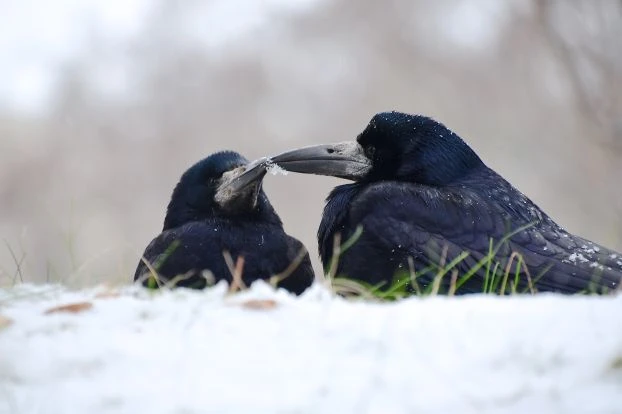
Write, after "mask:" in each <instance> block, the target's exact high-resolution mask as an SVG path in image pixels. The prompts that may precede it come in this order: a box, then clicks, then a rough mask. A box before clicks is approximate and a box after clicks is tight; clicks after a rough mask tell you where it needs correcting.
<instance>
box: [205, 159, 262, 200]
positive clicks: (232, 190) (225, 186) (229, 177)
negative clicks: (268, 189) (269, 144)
mask: <svg viewBox="0 0 622 414" xmlns="http://www.w3.org/2000/svg"><path fill="white" fill-rule="evenodd" d="M269 162H270V161H269V159H268V158H265V157H264V158H260V159H258V160H255V161H253V162H250V163H248V164H246V165H245V166H242V167H238V168H236V169H233V170H231V171H227V172H226V173H224V174H223V175H222V178H221V180H220V185H219V186H218V190H217V191H216V195H215V199H216V202H217V203H218V204H220V205H221V206H222V207H223V208H226V209H229V210H232V209H238V208H244V207H246V208H248V207H251V208H254V207H255V206H256V205H257V197H258V195H259V191H260V190H261V183H262V180H263V177H264V176H265V175H266V172H267V167H268V164H269Z"/></svg>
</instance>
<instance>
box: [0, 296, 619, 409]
mask: <svg viewBox="0 0 622 414" xmlns="http://www.w3.org/2000/svg"><path fill="white" fill-rule="evenodd" d="M63 305H73V306H70V307H68V308H67V307H65V308H63V307H60V306H63ZM493 412H494V413H498V412H503V413H529V414H534V413H546V414H552V413H564V414H568V413H581V414H586V413H622V297H621V296H618V297H616V298H611V297H609V298H597V297H574V298H568V297H566V298H564V297H560V296H555V295H542V296H539V297H535V298H533V297H520V298H519V297H514V298H497V297H486V296H471V297H463V298H445V297H436V298H427V299H418V298H413V299H409V300H404V301H401V302H399V303H393V304H372V303H363V302H352V301H350V302H348V301H346V300H344V299H340V298H334V297H332V296H331V295H330V294H329V293H328V292H327V291H325V290H323V289H321V288H319V287H314V288H313V289H312V290H311V291H309V292H307V293H306V294H305V295H304V296H302V297H301V298H295V297H292V296H289V295H288V294H286V293H285V292H282V291H279V292H275V291H273V290H272V289H271V288H270V287H269V286H267V285H265V284H256V285H254V286H253V288H252V289H251V290H250V291H247V292H244V293H242V294H237V295H233V296H227V295H226V286H224V285H218V286H216V287H214V288H212V289H209V290H207V291H204V292H194V291H185V290H177V291H173V292H163V293H157V294H150V293H149V292H147V291H144V290H142V289H139V288H136V287H128V288H125V289H122V290H121V291H120V292H118V293H111V292H107V291H105V290H104V289H103V288H100V289H91V290H84V291H79V292H69V291H64V290H63V289H62V288H59V287H58V286H49V285H48V286H30V285H22V286H17V287H15V288H12V289H9V290H0V413H3V414H4V413H45V414H55V413H59V414H61V413H62V414H70V413H77V414H97V413H128V414H130V413H131V414H137V413H149V414H156V413H179V414H182V413H185V414H190V413H339V414H343V413H443V414H448V413H452V414H453V413H493Z"/></svg>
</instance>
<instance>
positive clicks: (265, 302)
mask: <svg viewBox="0 0 622 414" xmlns="http://www.w3.org/2000/svg"><path fill="white" fill-rule="evenodd" d="M240 305H241V306H242V307H243V308H246V309H253V310H266V309H274V308H276V305H277V302H276V301H275V300H272V299H251V300H247V301H246V302H242V303H241V304H240Z"/></svg>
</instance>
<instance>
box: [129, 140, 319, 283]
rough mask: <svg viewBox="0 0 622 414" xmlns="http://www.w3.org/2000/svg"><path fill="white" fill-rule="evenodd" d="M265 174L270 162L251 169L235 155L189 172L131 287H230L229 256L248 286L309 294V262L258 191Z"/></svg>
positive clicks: (217, 158)
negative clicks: (272, 283) (268, 284)
mask: <svg viewBox="0 0 622 414" xmlns="http://www.w3.org/2000/svg"><path fill="white" fill-rule="evenodd" d="M267 167H268V163H267V159H261V160H258V161H255V162H252V163H249V162H248V161H247V160H246V159H245V158H243V157H242V156H241V155H240V154H238V153H235V152H231V151H223V152H218V153H215V154H212V155H210V156H209V157H207V158H205V159H203V160H201V161H199V162H197V163H196V164H195V165H193V166H192V167H190V168H189V169H188V170H187V171H186V172H185V173H184V174H183V175H182V177H181V179H180V181H179V183H178V184H177V186H176V187H175V189H174V191H173V195H172V197H171V201H170V203H169V205H168V209H167V212H166V217H165V219H164V228H163V229H162V233H161V234H160V235H159V236H157V237H156V238H155V239H153V241H152V242H151V243H150V244H149V245H148V246H147V248H146V250H145V253H144V254H143V259H141V261H140V262H139V264H138V267H137V269H136V273H135V275H134V280H136V281H141V282H142V283H143V284H144V285H149V284H151V285H153V282H154V281H155V282H156V283H157V284H158V285H159V284H165V283H169V284H172V285H174V286H180V287H191V288H197V289H201V288H204V287H205V286H206V285H207V284H208V280H209V279H210V278H212V279H213V280H212V281H213V282H218V281H220V280H226V281H227V282H229V283H231V282H232V279H233V274H232V269H230V266H231V263H229V264H227V261H226V256H225V255H226V254H229V255H230V258H231V260H232V261H233V262H237V260H238V258H239V257H243V258H244V262H243V263H244V266H243V269H242V275H241V276H242V281H243V282H244V284H245V285H246V286H249V285H250V284H251V283H252V282H254V281H255V280H257V279H263V280H269V279H270V278H272V277H273V276H275V277H276V278H277V279H279V282H278V286H279V287H283V288H285V289H287V290H288V291H290V292H293V293H296V294H300V293H302V292H303V291H304V290H305V289H306V288H308V287H309V286H310V285H311V284H312V282H313V279H314V274H313V269H312V267H311V262H310V260H309V254H308V253H307V251H306V249H305V248H304V246H303V245H302V243H301V242H300V241H298V240H297V239H295V238H293V237H291V236H289V235H287V234H286V233H285V231H284V230H283V224H282V222H281V219H280V218H279V216H278V215H277V213H276V211H275V210H274V208H273V207H272V205H271V204H270V201H269V200H268V197H267V196H266V194H265V193H264V192H263V190H262V188H261V183H262V179H263V178H264V176H265V174H266V169H267ZM145 262H146V263H145ZM153 273H156V275H157V277H153V276H154V275H153ZM150 279H151V282H150Z"/></svg>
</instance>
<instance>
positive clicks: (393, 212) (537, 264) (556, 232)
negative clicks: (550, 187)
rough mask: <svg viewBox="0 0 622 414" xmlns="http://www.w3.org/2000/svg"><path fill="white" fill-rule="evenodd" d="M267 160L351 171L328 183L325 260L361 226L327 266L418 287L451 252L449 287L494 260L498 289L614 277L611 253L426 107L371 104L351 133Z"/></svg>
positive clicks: (482, 272)
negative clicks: (423, 110)
mask: <svg viewBox="0 0 622 414" xmlns="http://www.w3.org/2000/svg"><path fill="white" fill-rule="evenodd" d="M272 161H273V162H275V163H277V164H278V165H279V166H280V167H282V168H283V169H285V170H288V171H293V172H300V173H306V174H320V175H329V176H334V177H341V178H344V179H347V180H351V181H353V183H350V184H345V185H340V186H338V187H336V188H335V189H334V190H333V191H332V192H331V193H330V195H329V196H328V198H327V200H326V206H325V208H324V213H323V217H322V221H321V224H320V227H319V230H318V244H319V252H320V256H321V259H322V262H323V264H324V266H325V267H327V266H328V265H329V263H331V259H332V255H333V251H334V249H333V242H334V240H335V235H336V234H340V235H341V240H342V241H345V240H347V239H349V238H350V237H352V236H353V235H354V234H355V230H356V229H357V227H358V226H361V228H362V233H361V234H360V237H359V238H358V239H357V240H356V241H355V243H354V244H353V245H352V246H351V247H350V248H349V249H348V250H346V251H345V252H343V253H342V254H341V255H340V257H339V261H338V268H337V274H338V275H342V276H345V277H349V278H353V279H358V280H362V281H364V282H367V283H370V284H372V285H378V284H382V283H384V286H388V285H389V284H391V283H392V281H394V278H395V277H397V278H400V277H402V278H403V277H411V278H412V277H413V276H415V277H416V281H417V282H418V283H419V285H424V286H425V285H429V284H430V283H431V282H432V280H433V278H434V277H435V275H438V274H439V266H442V265H444V264H450V263H452V261H453V260H454V259H456V260H457V261H458V263H457V265H456V266H455V267H454V268H453V269H452V270H454V269H455V270H457V271H458V273H457V276H458V277H457V278H456V280H455V281H454V282H452V283H453V288H457V291H456V292H457V293H471V292H475V293H477V292H483V291H489V290H490V283H491V281H493V280H497V281H499V280H500V279H499V277H500V276H501V274H502V273H503V272H504V271H505V273H506V274H508V275H509V281H508V283H507V289H506V291H505V292H508V291H509V290H510V286H513V287H514V288H515V289H516V290H517V291H527V290H529V289H531V290H532V291H539V292H543V291H550V292H561V293H576V292H582V291H591V292H597V293H603V292H607V291H611V290H614V289H616V288H618V286H619V285H620V280H621V278H622V255H621V254H620V253H618V252H615V251H613V250H610V249H607V248H605V247H603V246H600V245H598V244H596V243H594V242H592V241H589V240H586V239H584V238H582V237H579V236H576V235H573V234H570V233H568V232H567V231H566V230H564V229H563V228H562V227H560V226H559V225H558V224H557V223H555V222H554V221H553V220H552V219H551V218H550V217H549V216H548V215H547V214H545V213H544V212H543V211H542V210H541V209H540V208H539V207H538V206H537V205H536V204H534V203H533V202H532V201H531V200H530V199H529V198H527V197H526V196H524V195H523V194H522V193H521V192H520V191H518V190H517V189H516V188H514V187H513V186H512V185H511V184H510V183H509V182H507V181H506V180H505V179H503V177H501V176H500V175H499V174H497V173H496V172H495V171H493V170H492V169H490V168H488V167H487V166H486V165H485V164H484V163H483V162H482V160H481V159H480V158H479V157H478V156H477V154H476V153H475V152H474V151H473V150H472V149H471V148H470V147H469V146H468V145H467V144H466V143H465V142H464V141H463V140H462V139H461V138H460V137H459V136H458V135H456V134H455V133H454V132H452V131H451V130H449V129H448V128H447V127H445V126H444V125H443V124H441V123H439V122H436V121H435V120H433V119H431V118H428V117H426V116H421V115H409V114H405V113H399V112H385V113H379V114H377V115H375V116H374V117H373V118H372V119H371V121H370V122H369V124H368V125H367V127H366V128H365V130H364V131H363V132H362V133H360V134H359V135H358V137H357V139H356V141H350V142H344V143H338V144H330V145H318V146H312V147H307V148H301V149H296V150H293V151H289V152H286V153H283V154H281V155H278V156H276V157H273V158H272ZM463 253H464V254H467V256H466V258H463V259H462V260H460V257H459V256H460V255H461V254H463ZM491 257H493V258H494V260H490V259H489V258H491ZM519 258H522V260H523V261H524V262H523V263H519V262H518V260H519ZM486 263H487V264H486ZM490 264H492V265H496V266H495V267H492V266H491V265H490ZM516 265H518V270H516V269H517V266H516ZM478 266H479V267H478ZM506 269H511V270H510V271H509V272H508V271H507V270H506ZM441 273H442V272H441ZM470 274H471V275H470ZM492 274H498V276H499V277H494V278H493V277H491V275H492ZM469 275H470V277H469ZM449 278H450V277H449V275H446V276H445V277H444V279H443V283H442V284H441V285H442V287H443V288H444V289H449V288H450V281H449Z"/></svg>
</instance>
